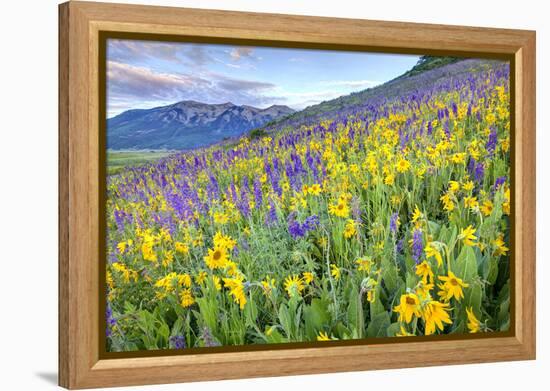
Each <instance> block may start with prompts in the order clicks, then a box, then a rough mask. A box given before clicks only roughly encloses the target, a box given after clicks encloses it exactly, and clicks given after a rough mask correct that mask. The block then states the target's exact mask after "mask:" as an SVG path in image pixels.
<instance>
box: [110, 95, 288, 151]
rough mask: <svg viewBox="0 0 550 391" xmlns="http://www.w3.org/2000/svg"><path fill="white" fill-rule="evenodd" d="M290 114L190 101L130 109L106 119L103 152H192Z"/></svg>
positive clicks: (284, 110)
mask: <svg viewBox="0 0 550 391" xmlns="http://www.w3.org/2000/svg"><path fill="white" fill-rule="evenodd" d="M293 112H294V110H293V109H291V108H290V107H288V106H284V105H271V106H269V107H266V108H257V107H254V106H250V105H240V106H239V105H235V104H233V103H232V102H225V103H216V104H209V103H203V102H198V101H194V100H183V101H180V102H176V103H172V104H169V105H166V106H158V107H154V108H151V109H130V110H127V111H124V112H122V113H120V114H118V115H116V116H114V117H112V118H109V119H107V148H108V149H110V150H140V149H167V150H174V149H181V150H185V149H193V148H196V147H199V146H207V145H210V144H214V143H216V142H219V141H221V140H223V139H226V138H232V137H237V136H240V135H242V134H244V133H246V132H247V131H249V130H251V129H254V128H257V127H259V126H262V125H264V124H266V123H268V122H270V121H273V120H275V119H277V118H280V117H283V116H286V115H289V114H291V113H293ZM205 138H208V141H207V142H205Z"/></svg>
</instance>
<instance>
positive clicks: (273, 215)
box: [265, 198, 277, 225]
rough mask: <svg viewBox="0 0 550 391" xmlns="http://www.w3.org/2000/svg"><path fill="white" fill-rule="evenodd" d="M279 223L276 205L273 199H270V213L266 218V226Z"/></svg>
mask: <svg viewBox="0 0 550 391" xmlns="http://www.w3.org/2000/svg"><path fill="white" fill-rule="evenodd" d="M276 221H277V209H276V208H275V203H274V202H273V199H271V198H270V199H269V212H268V213H267V216H265V224H266V225H272V224H273V223H275V222H276Z"/></svg>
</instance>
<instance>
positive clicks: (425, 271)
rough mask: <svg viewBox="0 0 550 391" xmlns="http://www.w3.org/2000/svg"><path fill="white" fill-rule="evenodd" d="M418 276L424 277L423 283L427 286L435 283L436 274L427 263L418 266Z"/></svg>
mask: <svg viewBox="0 0 550 391" xmlns="http://www.w3.org/2000/svg"><path fill="white" fill-rule="evenodd" d="M415 273H416V275H417V276H419V277H422V281H423V282H424V283H425V284H427V283H428V282H430V281H433V278H434V273H433V271H432V268H431V267H430V264H429V263H428V262H426V261H423V262H421V263H419V264H418V265H416V271H415Z"/></svg>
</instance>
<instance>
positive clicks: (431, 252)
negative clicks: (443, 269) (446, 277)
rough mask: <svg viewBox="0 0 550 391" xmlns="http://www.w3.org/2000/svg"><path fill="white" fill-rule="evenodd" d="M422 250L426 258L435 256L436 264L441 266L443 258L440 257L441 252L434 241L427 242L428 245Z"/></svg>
mask: <svg viewBox="0 0 550 391" xmlns="http://www.w3.org/2000/svg"><path fill="white" fill-rule="evenodd" d="M424 252H425V253H426V257H427V258H432V257H433V258H435V260H436V261H437V266H441V265H442V264H443V258H442V257H441V253H440V252H439V249H438V247H437V245H436V244H435V243H433V242H430V243H428V245H427V246H426V247H425V248H424Z"/></svg>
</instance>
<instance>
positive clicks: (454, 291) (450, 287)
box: [438, 270, 469, 301]
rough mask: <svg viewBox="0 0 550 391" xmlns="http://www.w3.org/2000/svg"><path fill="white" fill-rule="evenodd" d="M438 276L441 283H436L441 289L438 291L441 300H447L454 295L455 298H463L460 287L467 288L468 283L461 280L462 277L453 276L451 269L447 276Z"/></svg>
mask: <svg viewBox="0 0 550 391" xmlns="http://www.w3.org/2000/svg"><path fill="white" fill-rule="evenodd" d="M438 278H439V279H440V280H441V281H443V284H440V285H438V286H439V288H440V289H441V291H439V292H438V295H439V296H440V297H441V298H442V299H443V300H445V301H449V300H451V298H453V297H454V298H455V299H456V300H458V301H460V300H461V299H463V298H464V292H463V291H462V288H468V286H469V285H468V284H466V283H465V282H463V281H462V279H460V278H458V277H457V276H455V275H454V273H453V272H452V271H450V270H449V274H448V275H447V276H439V277H438Z"/></svg>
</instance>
